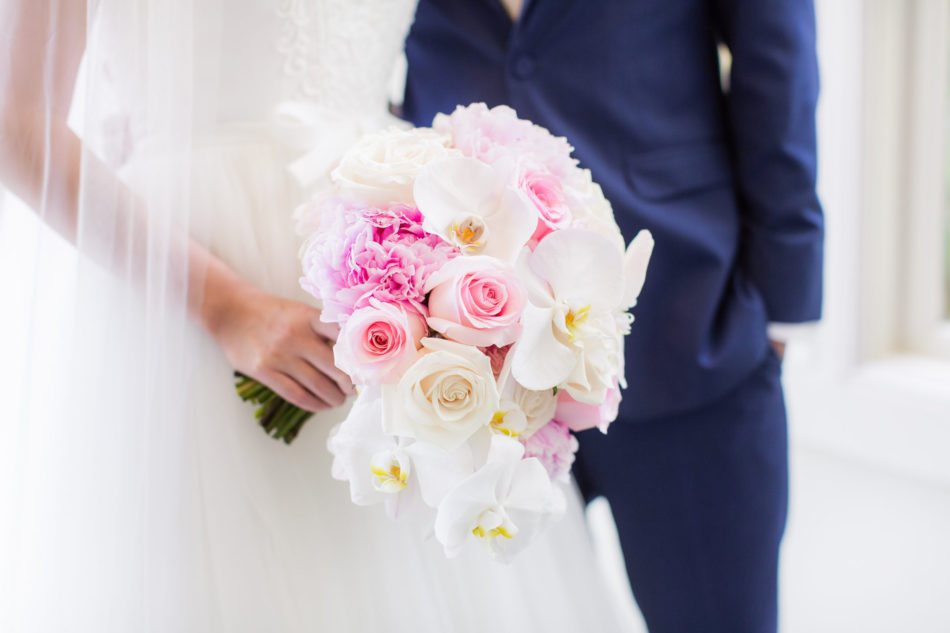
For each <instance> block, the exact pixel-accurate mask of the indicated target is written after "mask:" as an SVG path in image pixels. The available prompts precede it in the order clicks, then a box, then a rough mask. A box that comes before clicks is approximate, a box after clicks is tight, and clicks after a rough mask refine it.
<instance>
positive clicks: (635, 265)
mask: <svg viewBox="0 0 950 633" xmlns="http://www.w3.org/2000/svg"><path fill="white" fill-rule="evenodd" d="M653 244H654V242H653V235H652V234H651V233H650V232H649V231H647V230H643V231H640V232H639V233H637V236H636V237H635V238H633V241H632V242H630V246H629V247H628V248H627V252H626V254H625V255H624V258H623V277H624V294H623V301H622V304H621V307H622V308H624V309H629V308H632V307H633V306H635V305H636V304H637V298H638V297H639V296H640V291H641V290H642V289H643V282H644V281H645V280H646V276H647V267H648V266H649V265H650V256H651V255H652V254H653Z"/></svg>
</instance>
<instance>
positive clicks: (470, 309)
mask: <svg viewBox="0 0 950 633" xmlns="http://www.w3.org/2000/svg"><path fill="white" fill-rule="evenodd" d="M427 288H429V289H430V290H431V292H430V293H429V303H428V309H429V319H428V321H429V327H431V328H432V329H433V330H435V331H437V332H439V333H441V334H443V335H444V336H445V337H446V338H448V339H451V340H453V341H456V342H458V343H463V344H465V345H475V346H477V347H488V346H491V345H495V346H497V347H504V346H505V345H508V344H509V343H513V342H514V341H515V339H517V338H518V336H519V335H520V334H521V314H522V312H524V307H525V302H526V296H525V289H524V286H523V285H522V283H521V281H520V280H519V279H518V277H517V276H515V274H514V272H513V271H511V270H509V269H507V268H505V266H504V264H502V263H501V262H499V261H498V260H496V259H493V258H491V257H482V256H472V257H457V258H455V259H453V260H451V261H449V262H448V263H447V264H445V265H444V266H442V268H441V269H440V270H439V271H437V272H435V273H433V274H432V276H431V277H430V278H429V283H428V285H427Z"/></svg>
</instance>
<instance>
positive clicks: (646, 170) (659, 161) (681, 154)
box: [626, 143, 732, 200]
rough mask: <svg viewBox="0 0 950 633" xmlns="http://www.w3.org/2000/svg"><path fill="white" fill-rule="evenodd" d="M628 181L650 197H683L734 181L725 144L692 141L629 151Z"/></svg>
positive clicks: (633, 187) (642, 194)
mask: <svg viewBox="0 0 950 633" xmlns="http://www.w3.org/2000/svg"><path fill="white" fill-rule="evenodd" d="M626 176H627V182H628V183H629V185H630V187H631V188H632V189H633V190H634V191H635V192H637V193H638V194H639V195H641V196H642V197H644V198H647V199H649V200H668V199H674V198H681V197H684V196H687V195H691V194H695V193H699V192H700V191H704V190H706V189H713V188H716V187H722V186H725V185H731V183H732V166H731V164H730V162H729V154H728V152H727V151H726V147H725V145H723V144H721V143H695V144H694V143H691V144H688V145H677V146H675V147H665V148H662V149H659V150H653V151H650V152H645V153H642V154H628V155H627V164H626Z"/></svg>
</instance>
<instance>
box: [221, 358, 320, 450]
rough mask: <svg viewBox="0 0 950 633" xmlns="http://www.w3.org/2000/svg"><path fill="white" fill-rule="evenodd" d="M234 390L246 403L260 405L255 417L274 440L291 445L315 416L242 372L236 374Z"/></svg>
mask: <svg viewBox="0 0 950 633" xmlns="http://www.w3.org/2000/svg"><path fill="white" fill-rule="evenodd" d="M234 377H235V380H236V382H235V384H234V388H235V390H236V391H237V394H238V396H239V397H240V398H241V400H243V401H245V402H250V403H252V404H255V405H258V406H257V409H256V410H255V411H254V417H255V418H256V419H257V420H258V422H259V424H260V425H261V427H263V429H264V431H265V432H266V433H267V434H268V435H270V436H271V437H273V438H274V439H282V440H284V442H285V443H287V444H290V443H291V442H292V441H293V440H294V438H295V437H297V434H298V433H299V432H300V428H301V427H302V426H303V425H304V423H305V422H306V421H307V420H308V419H310V416H311V415H313V414H312V413H310V412H309V411H306V410H305V409H301V408H300V407H297V406H295V405H293V404H291V403H289V402H287V401H286V400H284V399H283V398H281V397H280V396H278V395H277V394H276V393H274V392H273V391H272V390H271V389H270V388H268V387H267V386H265V385H263V384H261V383H259V382H257V381H256V380H254V379H253V378H250V377H248V376H245V375H244V374H242V373H240V372H234Z"/></svg>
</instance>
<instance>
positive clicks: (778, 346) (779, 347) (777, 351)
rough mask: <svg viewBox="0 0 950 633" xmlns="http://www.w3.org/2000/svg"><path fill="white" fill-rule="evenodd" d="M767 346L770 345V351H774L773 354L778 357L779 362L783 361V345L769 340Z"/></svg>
mask: <svg viewBox="0 0 950 633" xmlns="http://www.w3.org/2000/svg"><path fill="white" fill-rule="evenodd" d="M769 345H771V346H772V349H774V350H775V354H776V356H778V359H779V360H783V359H784V358H785V343H782V342H780V341H774V340H769Z"/></svg>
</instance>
